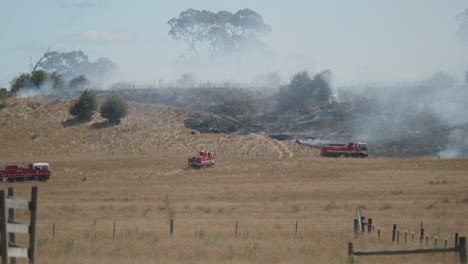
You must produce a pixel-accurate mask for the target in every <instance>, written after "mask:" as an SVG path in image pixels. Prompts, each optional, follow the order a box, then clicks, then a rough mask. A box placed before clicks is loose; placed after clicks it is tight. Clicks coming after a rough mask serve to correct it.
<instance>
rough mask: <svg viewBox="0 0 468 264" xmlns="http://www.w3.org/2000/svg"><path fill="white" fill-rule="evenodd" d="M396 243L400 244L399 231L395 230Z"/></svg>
mask: <svg viewBox="0 0 468 264" xmlns="http://www.w3.org/2000/svg"><path fill="white" fill-rule="evenodd" d="M396 242H397V244H398V243H400V229H397V230H396Z"/></svg>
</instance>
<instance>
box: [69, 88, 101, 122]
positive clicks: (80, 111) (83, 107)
mask: <svg viewBox="0 0 468 264" xmlns="http://www.w3.org/2000/svg"><path fill="white" fill-rule="evenodd" d="M96 109H97V100H96V95H95V94H94V93H93V92H91V91H89V90H85V91H84V92H83V93H82V94H81V96H80V98H79V99H78V101H76V102H75V104H73V105H72V106H71V107H70V111H69V112H70V114H71V115H72V116H74V117H75V118H76V119H78V120H79V121H81V122H84V121H89V120H91V117H92V116H93V113H94V111H96Z"/></svg>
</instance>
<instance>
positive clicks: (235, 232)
mask: <svg viewBox="0 0 468 264" xmlns="http://www.w3.org/2000/svg"><path fill="white" fill-rule="evenodd" d="M238 223H239V221H238V220H236V231H235V234H236V236H237V224H238Z"/></svg>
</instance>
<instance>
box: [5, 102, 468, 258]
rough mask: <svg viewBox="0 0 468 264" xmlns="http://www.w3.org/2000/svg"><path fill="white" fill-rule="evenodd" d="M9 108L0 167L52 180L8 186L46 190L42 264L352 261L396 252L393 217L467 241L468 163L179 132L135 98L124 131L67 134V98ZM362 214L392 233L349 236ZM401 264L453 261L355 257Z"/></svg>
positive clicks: (164, 110) (171, 117)
mask: <svg viewBox="0 0 468 264" xmlns="http://www.w3.org/2000/svg"><path fill="white" fill-rule="evenodd" d="M8 104H9V106H8V107H7V108H5V109H2V110H0V146H1V150H0V163H21V162H23V161H25V162H28V161H46V162H49V163H50V164H51V166H52V169H53V172H54V177H53V179H52V180H50V181H49V182H46V183H17V184H12V185H13V186H15V188H16V189H17V195H18V196H21V197H29V192H30V186H31V185H32V184H36V185H38V186H39V200H40V203H39V206H40V207H39V231H38V232H39V234H38V235H39V236H38V237H39V241H38V245H39V249H38V257H39V260H40V263H155V261H156V260H157V261H156V262H158V263H226V262H229V261H231V262H232V263H346V261H347V258H346V257H347V255H346V254H347V251H346V250H347V243H348V242H350V241H354V242H355V244H356V246H355V247H357V249H373V248H379V249H382V248H383V249H387V248H391V247H394V245H392V244H391V243H390V242H389V237H390V229H391V225H392V224H393V223H397V224H398V225H399V228H401V230H408V231H409V232H411V231H416V232H417V231H418V230H419V229H418V228H419V225H420V222H421V221H423V222H424V225H425V227H426V230H427V231H426V232H428V234H430V235H431V236H434V235H438V236H439V237H440V238H444V237H446V236H447V237H448V238H449V239H450V238H451V237H452V236H453V234H454V232H459V233H460V234H462V235H463V234H464V235H468V224H467V221H466V219H467V217H468V179H467V177H466V172H467V171H468V162H467V161H466V160H443V159H441V160H437V159H433V158H412V159H389V158H381V157H371V158H368V159H341V158H338V159H327V158H321V157H319V155H318V150H316V149H312V148H309V147H306V146H303V145H298V144H296V143H295V142H293V141H277V140H274V139H271V138H269V137H267V136H265V135H260V134H249V135H225V134H198V133H192V131H191V130H189V129H187V128H185V127H184V125H183V120H184V117H185V116H186V115H187V114H188V113H189V112H188V111H189V110H187V109H182V108H175V107H167V106H154V105H141V104H132V105H131V106H130V109H129V110H130V111H129V116H128V117H127V118H125V119H124V120H123V122H122V124H121V125H119V126H113V127H107V126H105V124H104V123H103V120H102V119H101V118H99V117H98V116H96V117H95V118H94V119H93V121H92V122H90V123H86V124H79V125H69V126H66V125H65V126H64V122H65V124H66V120H67V119H68V118H69V116H68V114H67V107H68V106H69V105H70V103H69V102H61V101H55V102H46V101H34V100H15V101H9V102H8ZM202 148H206V149H209V150H215V151H216V152H217V156H218V164H217V165H216V166H215V167H213V168H209V169H203V170H191V169H187V168H186V158H187V157H188V156H190V155H192V154H194V153H195V152H196V151H198V150H199V149H202ZM7 186H8V185H4V188H7ZM166 195H167V197H168V199H167V200H164V197H166ZM164 201H166V202H164ZM357 208H364V209H365V211H366V213H367V216H368V217H372V218H373V219H374V223H375V224H376V225H378V226H381V227H382V229H383V234H384V238H385V239H383V240H382V241H380V242H377V241H376V240H375V237H374V238H372V237H370V238H369V237H367V238H366V237H364V238H357V239H356V238H355V237H354V235H353V233H352V221H353V218H354V215H355V212H356V209H357ZM171 210H173V211H174V212H175V219H176V220H175V221H176V228H175V235H174V239H171V238H170V236H169V235H168V218H169V214H170V212H171ZM20 217H21V215H20ZM236 220H237V221H238V222H239V232H238V236H237V237H236V236H235V235H234V226H235V221H236ZM296 221H297V222H298V224H299V228H298V232H299V234H298V236H295V234H294V225H295V222H296ZM114 222H116V226H117V232H116V237H115V238H112V228H113V223H114ZM53 223H55V224H56V233H55V236H54V237H52V225H53ZM402 232H403V231H402ZM418 246H420V245H419V244H412V245H407V246H406V247H418ZM231 249H232V250H231ZM395 260H397V261H400V262H402V263H440V262H443V261H446V262H447V263H457V256H454V255H451V254H450V255H445V256H440V255H437V256H428V257H426V256H412V257H400V256H396V257H393V258H380V259H379V258H370V259H369V260H366V259H364V258H363V259H361V260H360V263H390V262H393V261H395Z"/></svg>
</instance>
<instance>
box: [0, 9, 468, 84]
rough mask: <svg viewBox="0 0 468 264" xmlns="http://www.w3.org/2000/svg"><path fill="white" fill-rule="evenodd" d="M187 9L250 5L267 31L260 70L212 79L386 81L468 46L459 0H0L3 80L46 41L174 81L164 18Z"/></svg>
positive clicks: (455, 68)
mask: <svg viewBox="0 0 468 264" xmlns="http://www.w3.org/2000/svg"><path fill="white" fill-rule="evenodd" d="M188 8H195V9H206V10H210V11H213V12H216V11H219V10H227V11H230V12H236V11H237V10H239V9H243V8H250V9H252V10H254V11H256V12H257V13H259V14H261V15H262V16H263V19H264V21H265V23H267V24H269V25H270V26H271V28H272V32H271V34H270V35H269V37H268V38H266V39H265V42H266V44H267V47H266V48H265V49H266V50H267V51H268V54H270V58H268V60H266V61H263V62H261V63H260V62H259V63H256V62H252V63H251V65H256V66H257V68H255V70H258V72H255V73H254V72H253V70H252V69H249V71H248V73H250V74H245V75H242V74H236V72H232V74H226V72H220V73H219V74H217V77H218V78H219V79H229V80H230V79H237V78H244V79H249V78H252V77H253V75H255V74H261V73H264V72H271V71H278V72H281V73H282V74H284V75H286V76H288V74H289V76H290V74H292V73H293V72H294V71H299V70H304V69H307V70H309V71H311V72H316V71H321V70H324V69H331V70H332V72H333V76H334V80H335V81H336V82H337V83H339V84H346V83H359V82H368V81H373V82H384V83H385V82H387V83H388V82H400V81H411V80H417V79H422V78H426V77H428V76H429V75H431V74H433V73H434V72H438V71H444V72H448V73H451V74H454V75H456V76H457V77H461V76H462V73H463V72H465V71H467V70H468V43H467V42H463V41H462V40H461V39H460V38H458V37H457V34H456V32H457V30H458V27H459V24H458V22H457V20H456V19H455V17H456V16H457V15H458V14H460V13H461V12H463V10H465V9H466V8H468V2H467V1H466V0H448V1H447V0H321V1H318V0H303V1H302V0H291V1H271V0H270V1H268V0H262V1H246V0H236V1H232V0H197V1H182V0H173V1H158V0H144V1H138V0H133V1H129V0H75V1H73V0H30V1H26V0H2V1H1V3H0V12H1V13H0V36H1V40H0V55H1V56H0V58H1V61H0V86H4V87H6V86H9V82H10V80H11V79H12V78H13V77H15V76H17V75H18V74H19V73H22V72H27V71H28V70H29V60H30V56H31V57H32V58H33V61H34V59H36V60H37V59H38V58H39V57H40V56H41V55H42V53H43V52H44V51H45V50H46V49H47V47H48V46H50V47H51V50H56V51H62V52H64V51H71V50H82V51H84V52H85V54H87V55H88V56H89V58H90V60H91V61H95V60H96V59H98V58H100V57H107V58H109V59H111V60H112V61H114V62H115V63H116V64H117V66H118V67H119V69H120V71H119V78H120V79H124V80H141V81H148V80H155V81H157V80H160V79H164V80H169V79H175V78H177V76H180V74H181V73H182V72H181V70H180V68H177V66H176V65H175V63H174V62H175V60H176V59H177V57H178V56H179V55H180V54H181V53H182V52H183V51H184V50H185V49H186V47H185V45H184V43H183V42H181V41H176V40H172V39H171V37H170V36H169V35H168V31H169V26H168V25H167V21H168V20H169V19H171V18H172V17H177V16H178V15H179V13H180V12H181V11H184V10H186V9H188ZM243 68H244V67H242V66H240V67H239V68H238V69H239V72H241V71H242V69H243ZM184 70H186V69H184ZM239 76H240V77H239ZM289 76H288V77H287V78H289ZM199 78H201V79H207V78H209V77H208V76H199Z"/></svg>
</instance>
